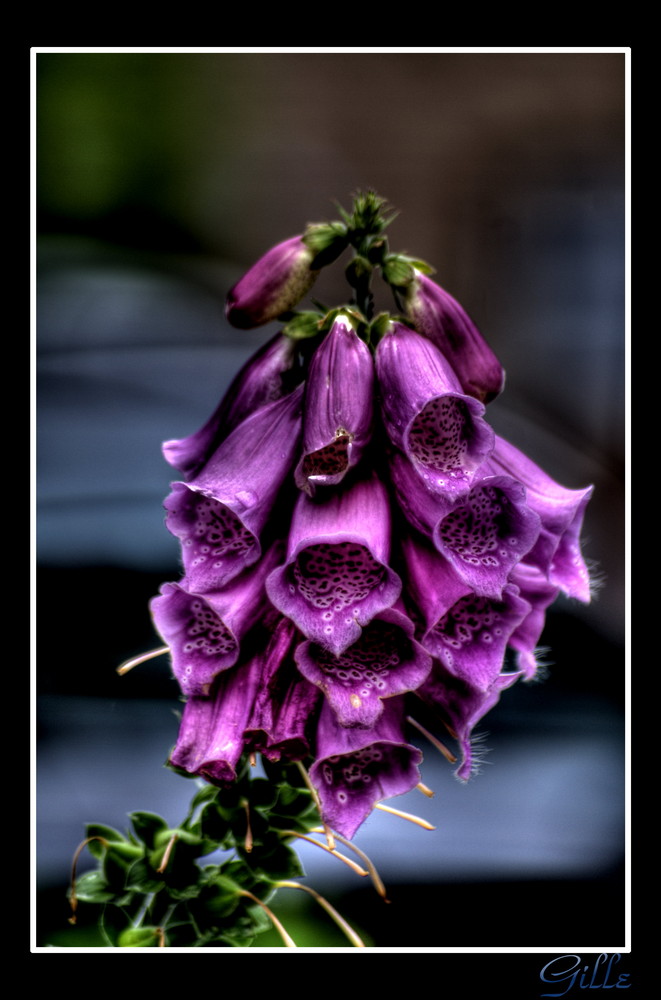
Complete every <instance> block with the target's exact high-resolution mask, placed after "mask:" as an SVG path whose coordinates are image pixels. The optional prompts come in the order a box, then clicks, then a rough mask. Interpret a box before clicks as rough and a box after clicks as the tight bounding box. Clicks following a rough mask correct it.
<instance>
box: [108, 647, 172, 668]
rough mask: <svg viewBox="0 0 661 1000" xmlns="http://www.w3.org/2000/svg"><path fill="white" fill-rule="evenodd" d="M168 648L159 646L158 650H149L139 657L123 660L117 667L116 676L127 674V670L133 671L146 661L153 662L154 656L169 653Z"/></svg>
mask: <svg viewBox="0 0 661 1000" xmlns="http://www.w3.org/2000/svg"><path fill="white" fill-rule="evenodd" d="M169 652H170V647H169V646H159V648H158V649H150V651H149V652H148V653H142V654H141V655H140V656H134V657H133V659H132V660H124V662H123V663H122V664H121V666H119V667H117V673H118V674H127V673H128V672H129V670H133V668H134V667H137V666H138V665H139V664H140V663H146V662H147V660H153V659H154V657H156V656H163V655H164V653H169Z"/></svg>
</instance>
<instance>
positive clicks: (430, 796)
mask: <svg viewBox="0 0 661 1000" xmlns="http://www.w3.org/2000/svg"><path fill="white" fill-rule="evenodd" d="M415 787H416V788H417V789H418V791H419V792H422V794H423V795H426V796H427V798H428V799H433V798H434V790H433V789H432V788H428V787H427V785H423V783H422V782H421V781H419V782H418V784H417V785H416V786H415Z"/></svg>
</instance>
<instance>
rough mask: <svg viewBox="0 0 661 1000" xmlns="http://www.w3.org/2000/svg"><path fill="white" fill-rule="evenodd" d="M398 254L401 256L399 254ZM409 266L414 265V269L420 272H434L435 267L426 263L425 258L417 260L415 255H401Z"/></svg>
mask: <svg viewBox="0 0 661 1000" xmlns="http://www.w3.org/2000/svg"><path fill="white" fill-rule="evenodd" d="M400 256H403V255H402V254H400ZM403 259H404V260H406V261H407V262H408V263H409V264H410V265H411V267H414V268H415V269H416V271H420V272H421V273H422V274H435V273H436V268H435V267H432V266H431V264H428V263H427V261H426V260H419V259H418V258H417V257H403Z"/></svg>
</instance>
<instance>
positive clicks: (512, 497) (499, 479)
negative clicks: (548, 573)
mask: <svg viewBox="0 0 661 1000" xmlns="http://www.w3.org/2000/svg"><path fill="white" fill-rule="evenodd" d="M539 529H540V519H539V516H538V515H537V514H535V512H534V511H532V510H530V508H529V507H528V506H527V504H526V491H525V489H524V487H523V486H521V484H520V483H517V482H516V481H515V480H514V479H511V478H509V477H508V476H491V477H489V478H487V479H482V480H480V482H479V483H478V484H477V485H476V486H474V487H473V489H472V490H471V491H470V493H469V494H468V496H467V497H466V500H465V501H464V502H463V503H461V504H458V505H457V506H456V507H455V508H454V510H452V511H451V512H450V513H449V514H448V515H447V516H446V517H444V518H443V520H442V521H441V522H440V524H438V525H437V527H436V528H435V529H434V536H433V537H434V545H435V546H436V548H437V549H438V551H439V552H440V553H441V554H442V555H444V556H445V558H446V559H447V560H448V561H449V562H450V563H452V566H453V568H454V570H455V572H456V573H457V574H458V575H459V576H460V577H461V579H462V580H463V581H464V582H465V583H466V584H468V586H469V587H470V588H471V589H472V590H473V591H475V593H476V594H479V595H481V596H483V597H493V598H496V599H500V597H501V595H502V592H503V587H504V586H505V584H506V583H507V578H508V576H509V574H510V572H511V570H512V569H513V567H514V566H515V565H516V564H517V563H518V562H519V560H521V559H522V558H523V557H524V556H525V555H526V553H527V552H529V551H530V549H531V548H532V546H533V545H534V544H535V542H536V541H537V537H538V535H539Z"/></svg>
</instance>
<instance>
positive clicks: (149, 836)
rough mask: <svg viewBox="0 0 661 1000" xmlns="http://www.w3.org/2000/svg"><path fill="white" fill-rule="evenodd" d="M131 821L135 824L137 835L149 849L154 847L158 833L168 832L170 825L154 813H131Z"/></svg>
mask: <svg viewBox="0 0 661 1000" xmlns="http://www.w3.org/2000/svg"><path fill="white" fill-rule="evenodd" d="M129 819H130V820H131V822H132V824H133V829H134V830H135V832H136V834H137V835H138V837H139V838H140V840H141V841H142V842H143V844H146V845H147V847H151V848H153V847H154V840H155V837H156V835H157V834H158V833H160V832H161V831H162V830H167V828H168V825H167V823H166V822H165V820H164V819H163V817H162V816H158V815H157V814H156V813H152V812H134V813H129Z"/></svg>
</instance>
